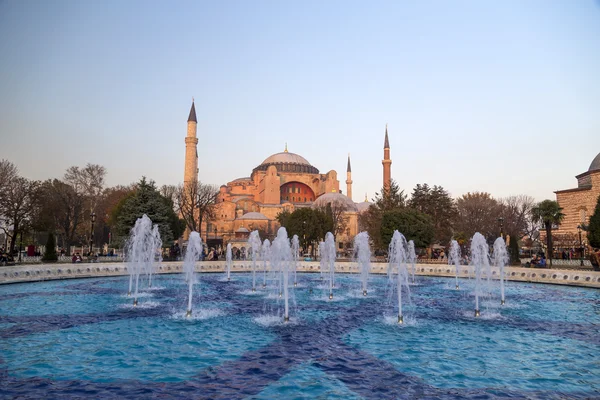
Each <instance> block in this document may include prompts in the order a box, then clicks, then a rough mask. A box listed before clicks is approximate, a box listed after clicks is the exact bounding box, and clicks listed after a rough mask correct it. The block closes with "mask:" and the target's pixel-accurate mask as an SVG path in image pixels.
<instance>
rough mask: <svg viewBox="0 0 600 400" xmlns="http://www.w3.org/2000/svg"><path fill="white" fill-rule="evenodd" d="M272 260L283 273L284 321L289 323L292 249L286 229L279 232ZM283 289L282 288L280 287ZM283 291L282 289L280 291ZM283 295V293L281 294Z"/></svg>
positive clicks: (274, 242)
mask: <svg viewBox="0 0 600 400" xmlns="http://www.w3.org/2000/svg"><path fill="white" fill-rule="evenodd" d="M271 260H272V262H273V263H274V264H275V267H276V268H277V269H278V270H279V271H281V285H282V286H283V288H282V289H283V293H282V294H283V300H284V314H283V318H284V321H286V322H287V321H289V319H290V314H289V288H288V284H289V270H290V263H291V248H290V241H289V240H288V236H287V231H286V230H285V228H284V227H281V228H279V230H278V231H277V237H276V238H275V240H274V241H273V247H272V249H271ZM280 288H281V286H280ZM280 290H281V289H280ZM280 293H281V292H280Z"/></svg>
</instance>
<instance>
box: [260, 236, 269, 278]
mask: <svg viewBox="0 0 600 400" xmlns="http://www.w3.org/2000/svg"><path fill="white" fill-rule="evenodd" d="M261 254H262V260H263V287H264V288H265V287H267V261H270V259H271V242H269V239H265V241H264V242H263V245H262V251H261Z"/></svg>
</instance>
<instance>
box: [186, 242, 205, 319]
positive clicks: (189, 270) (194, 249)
mask: <svg viewBox="0 0 600 400" xmlns="http://www.w3.org/2000/svg"><path fill="white" fill-rule="evenodd" d="M201 254H202V239H201V238H200V234H199V233H198V232H196V231H193V232H192V233H190V237H189V239H188V245H187V249H186V251H185V256H184V258H183V274H184V276H185V281H186V282H187V284H188V306H187V311H186V313H185V316H186V317H191V316H192V290H193V286H194V283H195V280H196V279H195V276H194V271H195V269H196V262H197V261H198V260H199V259H200V255H201Z"/></svg>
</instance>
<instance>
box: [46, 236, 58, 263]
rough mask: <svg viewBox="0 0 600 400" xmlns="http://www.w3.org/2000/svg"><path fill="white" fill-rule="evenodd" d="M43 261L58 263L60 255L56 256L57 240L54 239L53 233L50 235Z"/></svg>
mask: <svg viewBox="0 0 600 400" xmlns="http://www.w3.org/2000/svg"><path fill="white" fill-rule="evenodd" d="M42 261H45V262H55V261H58V255H57V254H56V239H55V238H54V234H53V233H52V232H51V233H49V234H48V240H47V241H46V251H45V252H44V256H43V257H42Z"/></svg>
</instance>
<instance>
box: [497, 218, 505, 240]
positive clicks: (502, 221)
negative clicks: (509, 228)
mask: <svg viewBox="0 0 600 400" xmlns="http://www.w3.org/2000/svg"><path fill="white" fill-rule="evenodd" d="M498 222H499V223H500V237H504V235H503V232H502V230H503V229H504V218H502V217H500V218H498Z"/></svg>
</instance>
